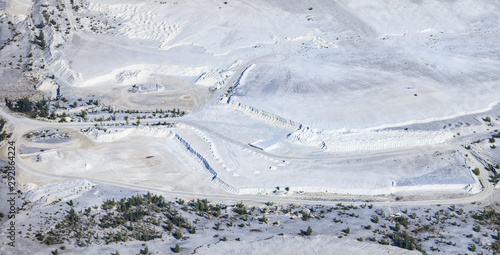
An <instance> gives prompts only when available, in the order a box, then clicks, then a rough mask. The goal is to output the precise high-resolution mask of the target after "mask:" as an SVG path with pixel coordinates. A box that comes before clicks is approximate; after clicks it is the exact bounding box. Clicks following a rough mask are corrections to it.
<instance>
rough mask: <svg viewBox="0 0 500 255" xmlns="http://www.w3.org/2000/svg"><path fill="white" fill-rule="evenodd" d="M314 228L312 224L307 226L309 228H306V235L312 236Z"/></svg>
mask: <svg viewBox="0 0 500 255" xmlns="http://www.w3.org/2000/svg"><path fill="white" fill-rule="evenodd" d="M312 232H313V230H312V228H311V226H309V227H307V230H306V236H310V235H311V234H312Z"/></svg>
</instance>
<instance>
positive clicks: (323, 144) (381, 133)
mask: <svg viewBox="0 0 500 255" xmlns="http://www.w3.org/2000/svg"><path fill="white" fill-rule="evenodd" d="M452 137H453V135H452V134H451V133H449V132H446V131H402V130H358V131H356V130H352V131H351V130H348V131H343V130H340V131H339V130H313V129H311V128H309V127H302V126H301V128H300V129H299V130H297V131H295V132H293V133H291V134H289V135H288V136H287V139H288V141H290V142H292V143H298V144H303V145H310V146H317V147H320V148H323V149H326V150H327V151H336V152H345V151H371V150H390V149H397V148H405V147H411V146H422V145H433V144H440V143H444V142H446V141H447V140H448V139H450V138H452Z"/></svg>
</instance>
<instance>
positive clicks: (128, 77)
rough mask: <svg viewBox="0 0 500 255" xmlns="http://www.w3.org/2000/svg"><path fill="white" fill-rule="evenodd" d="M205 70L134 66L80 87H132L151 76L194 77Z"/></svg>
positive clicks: (90, 81)
mask: <svg viewBox="0 0 500 255" xmlns="http://www.w3.org/2000/svg"><path fill="white" fill-rule="evenodd" d="M206 69H207V68H206V67H202V66H198V67H189V66H181V65H160V64H135V65H129V66H125V67H120V68H116V69H114V70H112V71H111V72H108V73H106V74H103V75H99V76H97V77H94V78H91V79H88V80H87V81H85V82H84V83H81V84H80V86H84V87H85V86H94V85H100V84H106V83H111V84H115V83H116V84H120V85H132V84H136V83H143V82H147V81H148V80H149V79H150V78H151V76H152V75H153V74H158V75H162V76H181V77H194V76H197V75H198V74H199V73H201V72H204V71H205V70H206Z"/></svg>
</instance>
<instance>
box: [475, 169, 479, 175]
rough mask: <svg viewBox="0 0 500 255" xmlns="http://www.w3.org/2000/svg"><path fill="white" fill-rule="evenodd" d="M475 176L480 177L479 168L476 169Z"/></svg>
mask: <svg viewBox="0 0 500 255" xmlns="http://www.w3.org/2000/svg"><path fill="white" fill-rule="evenodd" d="M474 174H475V175H479V168H477V167H476V168H474Z"/></svg>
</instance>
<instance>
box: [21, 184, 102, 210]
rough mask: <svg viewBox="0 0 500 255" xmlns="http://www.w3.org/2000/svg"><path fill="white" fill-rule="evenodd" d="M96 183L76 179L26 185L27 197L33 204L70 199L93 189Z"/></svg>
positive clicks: (38, 204)
mask: <svg viewBox="0 0 500 255" xmlns="http://www.w3.org/2000/svg"><path fill="white" fill-rule="evenodd" d="M93 186H94V183H92V182H89V181H88V180H85V179H78V180H74V181H68V182H61V183H52V184H47V185H44V186H41V187H38V188H37V187H36V186H35V185H32V184H26V185H24V189H25V190H24V193H25V195H26V199H27V200H28V201H31V203H32V205H33V206H40V205H48V204H50V203H52V202H55V201H59V200H60V201H69V200H70V199H74V198H76V197H79V196H80V194H79V193H81V192H85V191H88V190H90V189H92V187H93Z"/></svg>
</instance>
